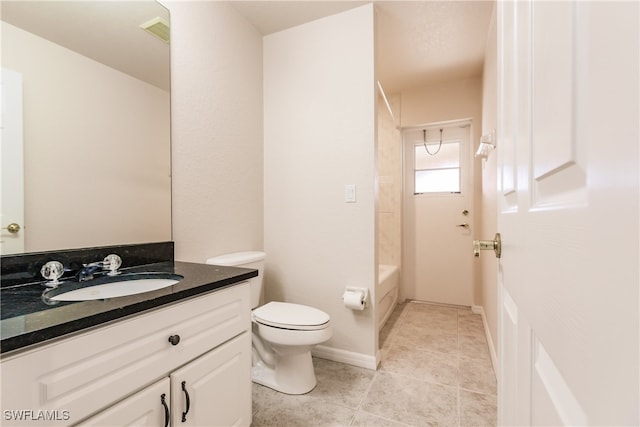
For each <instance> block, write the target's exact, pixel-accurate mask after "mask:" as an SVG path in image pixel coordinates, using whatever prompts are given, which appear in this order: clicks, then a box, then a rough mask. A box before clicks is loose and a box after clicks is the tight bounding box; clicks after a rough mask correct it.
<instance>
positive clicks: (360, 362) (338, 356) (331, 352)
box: [311, 345, 377, 371]
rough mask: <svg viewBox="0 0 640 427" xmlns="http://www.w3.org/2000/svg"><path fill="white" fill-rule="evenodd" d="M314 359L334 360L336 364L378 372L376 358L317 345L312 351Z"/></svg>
mask: <svg viewBox="0 0 640 427" xmlns="http://www.w3.org/2000/svg"><path fill="white" fill-rule="evenodd" d="M311 354H312V355H313V356H314V357H319V358H321V359H327V360H332V361H334V362H340V363H346V364H348V365H353V366H358V367H360V368H367V369H371V370H374V371H375V370H376V368H377V363H376V357H375V356H369V355H366V354H362V353H354V352H352V351H346V350H340V349H338V348H333V347H327V346H324V345H317V346H315V347H314V348H313V349H312V350H311Z"/></svg>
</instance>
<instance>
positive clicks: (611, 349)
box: [482, 1, 640, 426]
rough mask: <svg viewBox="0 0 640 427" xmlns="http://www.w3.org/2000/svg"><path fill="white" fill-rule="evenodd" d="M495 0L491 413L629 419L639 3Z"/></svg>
mask: <svg viewBox="0 0 640 427" xmlns="http://www.w3.org/2000/svg"><path fill="white" fill-rule="evenodd" d="M497 7H498V57H499V76H498V81H499V96H498V99H499V138H498V141H497V149H498V169H499V171H498V182H499V183H500V184H499V187H500V188H499V193H498V200H499V202H498V212H499V214H498V228H499V231H500V233H501V235H502V243H503V248H502V258H501V260H500V264H499V273H498V274H499V279H498V286H499V290H500V292H499V294H500V302H499V357H498V358H499V377H500V386H499V396H500V401H499V424H501V425H554V426H557V425H573V426H578V425H580V426H582V425H639V424H640V419H639V406H638V405H639V403H638V402H640V393H639V369H638V363H639V356H640V355H639V353H638V345H639V338H638V337H639V318H638V311H639V310H638V305H639V295H638V283H639V273H638V268H639V267H638V263H639V251H638V245H639V242H638V238H639V233H638V220H639V211H638V189H639V185H638V164H639V159H638V156H639V149H638V148H639V130H638V128H639V126H638V119H639V108H638V102H639V98H638V93H639V89H640V87H639V83H638V80H639V60H638V56H639V42H638V40H639V32H638V28H639V25H638V17H639V14H638V12H639V10H638V9H639V3H638V2H542V1H534V2H532V1H517V2H506V1H505V2H498V3H497ZM487 237H488V236H485V238H487ZM482 256H493V254H491V253H488V252H483V254H482Z"/></svg>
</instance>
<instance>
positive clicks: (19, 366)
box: [0, 283, 251, 425]
mask: <svg viewBox="0 0 640 427" xmlns="http://www.w3.org/2000/svg"><path fill="white" fill-rule="evenodd" d="M250 312H251V308H250V292H249V284H248V283H242V284H239V285H235V286H233V287H231V288H228V289H224V290H220V291H216V292H213V293H211V294H207V295H205V296H201V297H196V298H192V299H189V300H186V301H183V302H180V303H176V304H174V305H171V306H169V307H166V308H163V309H158V310H155V311H152V312H150V313H146V314H141V315H139V316H136V317H134V318H131V319H128V320H123V321H120V322H116V323H113V324H110V325H107V326H104V327H100V328H98V329H94V330H92V331H90V332H87V333H84V334H81V335H77V336H74V337H70V338H67V339H64V340H60V341H57V342H56V343H53V344H50V345H47V346H44V347H41V348H37V349H34V350H31V351H28V352H25V353H24V354H20V355H16V356H14V357H11V358H9V359H7V360H2V362H1V363H0V367H1V369H2V377H3V378H2V398H1V399H2V400H1V403H2V410H3V414H4V411H7V410H34V411H39V410H42V411H44V416H47V414H49V413H53V412H54V411H67V412H68V414H69V419H68V420H51V421H50V422H48V424H47V425H66V424H73V423H77V422H78V421H80V420H81V419H84V418H85V417H87V416H89V415H91V414H93V413H95V412H97V411H98V410H100V409H101V408H104V407H106V406H108V405H110V404H112V403H113V402H116V401H118V400H120V399H121V398H122V397H123V396H126V395H128V394H131V393H133V392H134V391H136V390H138V389H140V388H141V387H143V386H145V385H146V384H150V383H152V382H154V381H155V380H157V379H159V378H160V377H162V376H165V375H167V374H168V373H169V372H170V371H172V370H174V369H176V368H177V367H179V366H181V365H184V364H185V363H187V362H189V361H190V360H192V359H194V358H196V357H198V356H199V355H201V354H204V353H205V352H207V351H209V350H211V349H212V348H214V347H216V346H218V345H220V344H221V343H223V342H225V341H227V340H229V339H231V338H233V337H234V336H236V335H238V334H240V333H242V332H243V331H245V330H250V327H251V319H250ZM172 335H179V336H180V341H179V343H178V344H177V345H172V344H171V343H170V342H169V336H172ZM3 421H5V422H7V420H3ZM11 423H14V424H15V425H29V424H35V425H38V424H39V425H42V420H36V421H30V420H25V421H24V422H14V421H13V420H12V421H11V422H9V423H8V424H7V425H13V424H11ZM3 424H4V423H3Z"/></svg>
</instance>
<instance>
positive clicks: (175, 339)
mask: <svg viewBox="0 0 640 427" xmlns="http://www.w3.org/2000/svg"><path fill="white" fill-rule="evenodd" d="M169 342H170V343H171V345H178V343H179V342H180V335H171V336H170V337H169Z"/></svg>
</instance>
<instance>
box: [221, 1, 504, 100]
mask: <svg viewBox="0 0 640 427" xmlns="http://www.w3.org/2000/svg"><path fill="white" fill-rule="evenodd" d="M365 3H369V2H363V1H232V2H231V4H232V5H233V7H234V8H236V10H238V12H240V14H242V15H243V16H244V17H245V18H246V19H247V20H248V21H249V22H251V23H252V24H253V25H254V26H255V27H256V28H257V29H258V30H259V31H260V32H261V33H262V34H270V33H273V32H276V31H281V30H283V29H286V28H290V27H293V26H295V25H300V24H303V23H305V22H309V21H312V20H314V19H319V18H322V17H325V16H329V15H332V14H336V13H339V12H342V11H344V10H347V9H351V8H353V7H357V6H360V5H362V4H365ZM373 3H374V4H375V7H376V33H377V36H376V54H377V61H378V63H377V75H378V79H379V80H380V82H381V83H382V85H383V87H384V89H385V91H386V92H387V93H394V92H398V91H400V90H403V89H407V88H412V87H419V86H426V85H429V84H434V83H438V82H442V81H450V80H455V79H462V78H467V77H472V76H478V75H480V74H481V72H482V64H483V58H484V49H485V41H486V38H487V32H488V30H489V24H490V20H491V12H492V8H493V4H494V2H493V1H375V2H373Z"/></svg>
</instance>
